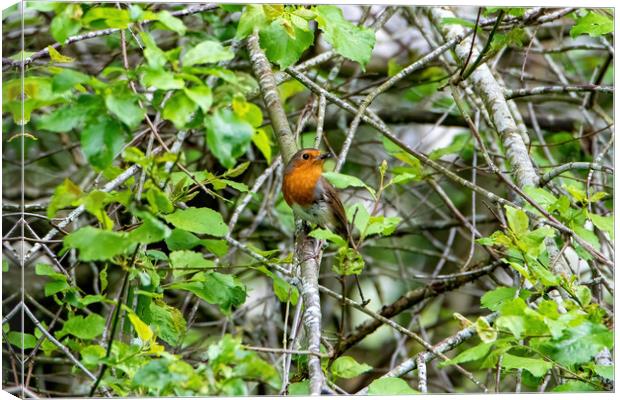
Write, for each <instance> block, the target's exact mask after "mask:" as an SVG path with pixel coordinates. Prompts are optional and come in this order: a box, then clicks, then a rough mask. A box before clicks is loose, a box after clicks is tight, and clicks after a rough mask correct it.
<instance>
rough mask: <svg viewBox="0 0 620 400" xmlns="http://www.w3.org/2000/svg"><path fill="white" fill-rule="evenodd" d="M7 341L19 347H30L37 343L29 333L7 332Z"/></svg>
mask: <svg viewBox="0 0 620 400" xmlns="http://www.w3.org/2000/svg"><path fill="white" fill-rule="evenodd" d="M6 338H7V341H8V342H9V343H10V344H11V345H13V346H15V347H17V348H19V349H24V350H26V349H32V348H34V347H35V346H36V345H37V338H36V337H34V336H33V335H31V334H30V333H22V332H15V331H13V332H9V333H7V335H6Z"/></svg>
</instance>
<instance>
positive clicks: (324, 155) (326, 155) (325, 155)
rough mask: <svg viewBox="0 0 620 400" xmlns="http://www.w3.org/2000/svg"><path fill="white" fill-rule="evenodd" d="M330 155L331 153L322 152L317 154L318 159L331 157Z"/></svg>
mask: <svg viewBox="0 0 620 400" xmlns="http://www.w3.org/2000/svg"><path fill="white" fill-rule="evenodd" d="M331 156H332V155H331V153H323V154H321V155H320V156H319V160H325V159H328V158H331Z"/></svg>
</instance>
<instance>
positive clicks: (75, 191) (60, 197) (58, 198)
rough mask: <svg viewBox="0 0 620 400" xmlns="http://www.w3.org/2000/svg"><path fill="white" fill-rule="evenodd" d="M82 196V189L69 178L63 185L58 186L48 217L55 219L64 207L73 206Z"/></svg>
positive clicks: (49, 206)
mask: <svg viewBox="0 0 620 400" xmlns="http://www.w3.org/2000/svg"><path fill="white" fill-rule="evenodd" d="M80 196H82V189H80V187H79V186H78V185H76V184H75V183H73V182H72V181H71V179H69V178H65V180H64V181H63V183H62V184H60V185H58V186H56V189H55V190H54V194H53V195H52V198H51V200H50V203H49V205H48V206H47V217H48V218H53V217H54V216H55V215H56V212H57V211H58V210H59V209H61V208H64V207H67V206H70V205H72V204H73V203H74V202H75V201H76V200H78V199H79V198H80Z"/></svg>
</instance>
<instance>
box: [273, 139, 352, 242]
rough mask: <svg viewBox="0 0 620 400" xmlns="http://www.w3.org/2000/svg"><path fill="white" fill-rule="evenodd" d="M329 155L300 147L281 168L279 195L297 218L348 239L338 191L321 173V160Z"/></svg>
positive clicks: (345, 220) (346, 223)
mask: <svg viewBox="0 0 620 400" xmlns="http://www.w3.org/2000/svg"><path fill="white" fill-rule="evenodd" d="M329 157H331V154H329V153H321V152H320V151H319V150H317V149H301V150H299V151H298V152H297V153H295V155H294V156H293V157H292V158H291V160H290V161H289V162H288V165H287V166H286V169H285V170H284V179H283V181H282V194H283V195H284V200H286V202H287V204H288V205H289V206H290V207H291V208H292V209H293V212H294V213H295V214H296V215H297V216H298V217H300V218H301V219H303V220H305V221H308V222H310V223H313V224H316V225H319V226H320V227H323V228H326V227H328V228H330V229H331V230H332V231H335V232H336V233H337V234H339V235H340V236H342V237H344V238H345V239H347V241H349V242H352V240H351V234H350V232H351V230H350V227H349V224H348V222H347V216H346V214H345V211H344V207H343V206H342V202H341V201H340V198H339V197H338V192H337V191H336V189H334V187H333V186H332V185H331V183H329V182H328V181H327V179H325V178H324V177H323V176H322V174H323V163H324V162H325V160H326V159H328V158H329Z"/></svg>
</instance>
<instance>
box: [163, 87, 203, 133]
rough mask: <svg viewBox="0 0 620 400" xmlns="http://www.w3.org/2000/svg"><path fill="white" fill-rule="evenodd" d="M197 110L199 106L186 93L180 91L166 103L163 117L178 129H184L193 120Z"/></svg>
mask: <svg viewBox="0 0 620 400" xmlns="http://www.w3.org/2000/svg"><path fill="white" fill-rule="evenodd" d="M197 108H198V104H197V103H195V102H194V101H193V100H192V99H190V98H189V97H188V96H187V94H186V92H184V91H181V90H178V91H176V92H174V94H173V95H172V96H171V97H170V99H168V101H167V102H166V105H165V106H164V110H163V112H162V116H163V117H164V118H165V119H167V120H169V121H172V123H174V126H175V127H176V128H177V129H183V128H184V127H185V125H187V124H188V123H189V122H190V121H191V120H192V117H193V116H194V112H195V111H196V109H197Z"/></svg>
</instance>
